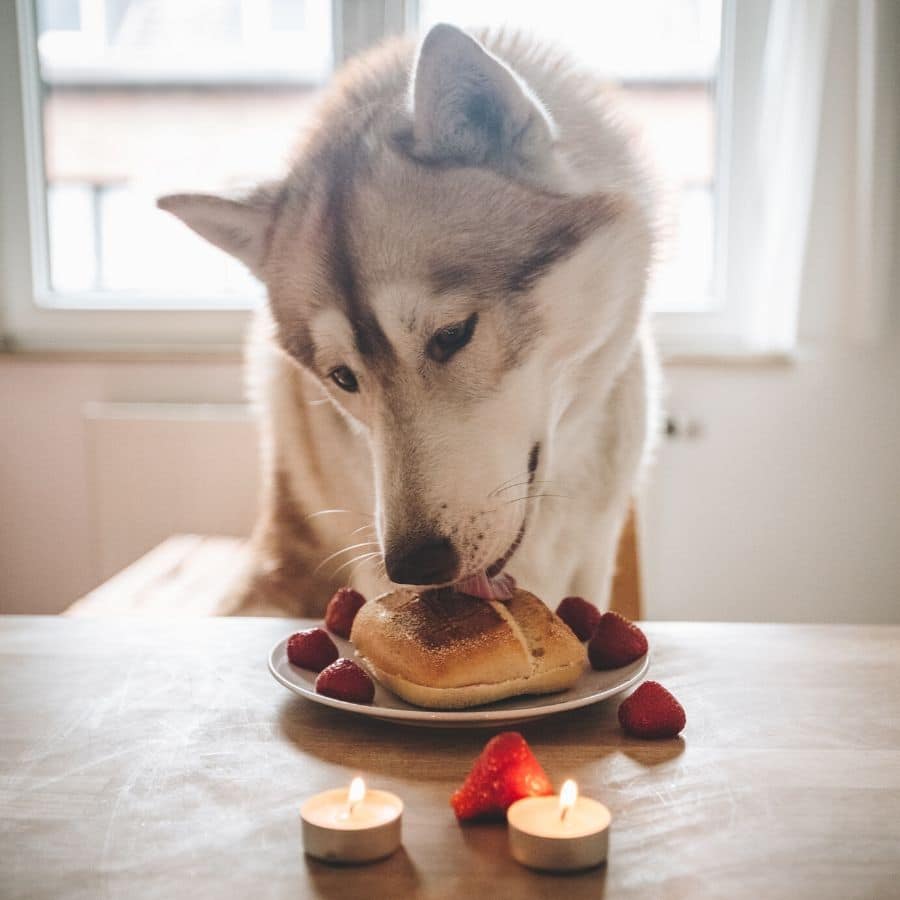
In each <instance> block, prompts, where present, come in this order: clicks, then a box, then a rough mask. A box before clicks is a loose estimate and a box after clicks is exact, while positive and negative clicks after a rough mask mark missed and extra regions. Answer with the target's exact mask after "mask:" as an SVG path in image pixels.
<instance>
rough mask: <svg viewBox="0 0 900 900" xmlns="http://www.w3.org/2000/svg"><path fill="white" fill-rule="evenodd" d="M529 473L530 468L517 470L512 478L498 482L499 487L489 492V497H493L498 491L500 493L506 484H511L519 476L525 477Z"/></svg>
mask: <svg viewBox="0 0 900 900" xmlns="http://www.w3.org/2000/svg"><path fill="white" fill-rule="evenodd" d="M528 474H529V473H528V470H527V469H524V470H523V471H521V472H517V473H516V474H515V475H513V476H512V477H511V478H507V479H506V481H501V482H500V484H498V485H497V487H495V488H494V490H492V491H491V492H490V493H489V494H488V497H489V498H490V497H493V496H494V495H495V494H497V493H499V492H500V491H501V490H503V489H504V486H505V485H507V484H509V483H510V482H511V481H515V480H516V479H517V478H524V477H526V476H527V475H528Z"/></svg>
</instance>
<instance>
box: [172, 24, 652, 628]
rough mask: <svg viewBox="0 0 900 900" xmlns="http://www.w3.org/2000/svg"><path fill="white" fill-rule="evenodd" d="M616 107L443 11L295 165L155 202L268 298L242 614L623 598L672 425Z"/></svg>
mask: <svg viewBox="0 0 900 900" xmlns="http://www.w3.org/2000/svg"><path fill="white" fill-rule="evenodd" d="M609 104H610V101H609V100H608V99H606V98H604V94H603V91H602V89H601V87H600V85H598V83H597V82H596V80H594V79H593V78H592V77H591V76H590V75H589V74H586V73H584V72H581V71H577V70H576V69H575V68H573V67H572V66H571V65H570V64H569V63H568V62H567V61H566V59H565V58H563V57H561V56H560V55H559V54H558V53H556V52H554V51H551V50H548V49H547V48H545V47H542V46H541V45H540V44H538V43H535V42H533V41H531V40H529V39H525V38H523V37H521V36H519V35H514V34H508V33H506V34H504V33H500V34H494V35H490V34H483V35H482V34H479V36H478V37H477V38H476V37H473V36H470V35H469V34H467V33H466V32H463V31H461V30H459V29H457V28H454V27H451V26H449V25H437V26H435V27H434V28H433V29H431V31H429V32H428V34H427V36H426V37H425V39H424V41H423V42H422V43H421V45H420V46H419V47H418V50H417V48H416V47H415V46H414V45H413V44H411V43H408V42H405V41H397V42H394V43H392V44H387V45H385V46H383V47H381V48H378V49H376V50H374V51H372V52H371V53H369V54H367V55H365V56H363V57H361V58H359V59H358V60H355V61H353V62H351V63H350V64H348V65H347V66H346V67H345V68H344V69H343V70H342V72H340V73H339V74H338V76H337V77H336V79H335V81H334V83H333V85H332V87H331V88H330V89H329V90H328V92H327V93H326V94H325V96H324V98H323V101H322V103H321V105H320V108H319V111H318V116H317V119H316V121H315V122H314V123H313V125H312V127H311V128H310V130H309V133H308V134H307V136H306V138H305V140H304V142H303V144H302V146H301V148H300V151H299V155H298V156H297V158H296V159H295V160H294V162H293V164H292V166H291V168H290V171H289V173H288V174H287V176H286V177H285V179H284V180H283V181H281V182H279V183H277V184H274V185H269V186H265V187H262V188H260V189H259V190H257V191H256V192H255V193H253V194H252V195H250V196H248V197H245V198H243V199H240V200H234V199H225V198H220V197H213V196H206V195H198V194H178V195H172V196H168V197H164V198H161V199H160V201H159V205H160V206H161V207H162V208H163V209H165V210H168V211H169V212H171V213H174V214H175V215H176V216H178V217H179V218H180V219H181V220H182V221H183V222H185V223H186V224H187V225H188V226H190V227H191V228H193V229H194V230H195V231H196V232H198V233H199V234H200V235H202V236H203V237H204V238H206V239H207V240H209V241H211V242H212V243H213V244H215V245H217V246H218V247H220V248H222V249H223V250H226V251H227V252H229V253H231V254H233V255H234V256H236V257H237V258H238V259H240V260H241V261H243V262H244V263H245V264H246V265H247V266H248V267H249V268H250V270H251V271H252V272H253V273H254V274H255V275H256V276H257V277H258V278H259V279H261V280H262V282H263V283H264V284H265V286H266V289H267V294H268V303H267V305H266V308H265V310H264V311H262V312H261V313H259V315H258V320H257V322H256V324H255V327H254V329H253V336H252V338H251V341H250V345H249V366H250V376H251V384H252V387H253V391H254V392H255V399H256V401H257V404H258V406H259V409H260V416H261V423H262V432H263V467H264V472H263V474H264V487H263V497H262V503H261V510H260V515H259V519H258V522H257V526H256V529H255V532H254V535H253V539H252V542H251V543H252V560H251V570H250V571H248V573H247V578H246V581H245V582H244V583H243V584H242V585H240V586H239V588H238V589H237V591H236V596H235V601H234V604H233V608H232V611H237V612H248V613H253V612H275V613H278V612H280V613H282V614H285V615H321V613H322V610H323V608H324V605H325V603H326V602H327V601H328V599H329V597H330V596H331V593H332V592H333V590H334V589H335V588H336V587H337V586H339V585H340V584H342V583H346V582H347V580H348V575H349V574H351V573H352V574H353V576H354V582H355V583H356V584H357V586H358V587H359V588H360V589H362V590H363V591H364V592H370V593H371V594H375V593H378V592H380V590H383V589H386V588H388V587H389V586H390V583H391V582H393V583H394V584H403V585H415V586H418V587H425V586H447V585H456V586H457V587H458V588H460V589H462V590H465V591H466V592H467V593H470V594H474V595H477V596H483V597H486V598H493V597H503V596H504V595H505V594H507V593H508V590H509V588H510V586H511V584H512V578H511V577H510V576H512V577H514V578H515V579H516V580H518V581H520V582H521V583H522V584H523V586H525V587H527V588H528V589H529V590H531V591H533V592H534V593H536V594H537V595H538V596H539V597H543V598H544V599H545V600H547V601H552V602H555V601H556V600H558V599H559V598H561V597H563V596H564V595H566V594H581V595H584V596H587V597H589V598H591V599H592V600H594V602H596V603H598V604H600V605H601V606H602V605H604V604H605V603H606V602H607V600H608V594H609V588H610V583H611V578H612V574H613V566H614V559H615V551H616V547H617V542H618V537H619V533H620V530H621V528H622V524H623V521H624V518H625V516H626V513H627V511H628V507H629V503H630V501H631V498H632V494H633V490H634V488H635V484H636V480H637V478H638V476H639V473H640V471H641V468H642V466H643V464H644V463H645V461H646V459H647V456H648V453H649V445H650V443H651V442H652V435H653V433H654V431H655V427H654V426H655V422H654V417H655V414H656V410H655V393H656V391H655V382H656V374H655V372H656V369H655V362H654V354H653V349H652V346H651V342H650V339H649V335H648V329H647V324H646V320H645V311H644V300H643V298H644V292H645V283H646V278H647V271H648V266H649V263H650V257H651V245H652V227H651V223H652V219H653V211H652V208H651V193H652V192H651V190H650V188H649V181H648V178H647V176H646V174H645V172H644V171H643V169H642V167H641V165H640V163H639V161H638V159H637V155H636V153H635V151H634V149H633V146H632V141H631V139H630V137H629V136H628V135H627V134H626V132H625V131H624V129H623V127H622V126H621V124H619V122H618V121H617V119H616V116H615V114H614V112H613V110H612V108H611V106H610V105H609ZM354 568H355V572H354Z"/></svg>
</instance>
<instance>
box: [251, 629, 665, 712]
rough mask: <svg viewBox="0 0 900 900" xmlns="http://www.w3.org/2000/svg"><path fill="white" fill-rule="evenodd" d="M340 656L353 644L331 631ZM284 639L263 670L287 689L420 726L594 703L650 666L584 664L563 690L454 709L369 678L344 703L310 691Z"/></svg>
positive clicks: (645, 661) (311, 683)
mask: <svg viewBox="0 0 900 900" xmlns="http://www.w3.org/2000/svg"><path fill="white" fill-rule="evenodd" d="M332 639H333V640H334V642H335V644H337V647H338V650H339V651H340V653H341V656H344V657H347V658H348V659H355V656H356V655H355V653H354V650H353V645H352V644H351V643H350V641H344V640H341V638H339V637H336V636H334V635H332ZM287 641H288V639H287V638H284V640H281V641H279V642H278V643H277V644H276V645H275V646H274V647H273V648H272V650H271V652H270V653H269V671H270V672H271V673H272V675H274V676H275V680H276V681H280V682H281V683H282V684H283V685H284V686H285V687H286V688H287V689H288V690H291V691H293V692H294V693H295V694H299V695H300V696H301V697H306V699H307V700H312V701H313V702H314V703H321V704H323V705H325V706H333V707H335V709H343V710H346V711H347V712H351V713H359V714H360V715H363V716H371V717H372V718H375V719H383V720H385V721H389V722H400V723H402V724H404V725H419V726H424V727H426V728H488V727H491V726H495V725H514V724H520V723H522V722H528V721H530V720H531V719H540V718H542V717H543V716H551V715H553V714H554V713H560V712H565V711H566V710H568V709H578V707H580V706H589V705H590V704H592V703H599V702H600V701H601V700H606V699H607V698H608V697H612V696H614V695H616V694H620V693H621V692H622V691H625V690H628V688H630V687H632V686H633V685H635V684H637V682H638V681H640V680H641V678H643V676H644V673H645V672H646V671H647V667H648V666H649V665H650V654H649V653H648V654H647V655H646V656H643V657H641V659H639V660H637V661H636V662H633V663H631V665H628V666H623V667H622V668H621V669H613V670H612V671H610V672H595V671H594V670H593V669H592V668H591V667H590V666H587V667H586V668H585V671H584V674H583V675H582V676H581V678H580V679H579V680H578V681H577V682H576V683H575V685H574V686H573V687H571V688H569V689H568V690H567V691H561V692H560V693H558V694H532V695H531V696H529V695H523V696H519V697H511V698H510V699H508V700H500V701H499V702H497V703H487V704H485V705H484V706H476V707H474V708H472V709H462V710H454V711H445V710H436V709H420V708H419V707H418V706H412V705H411V704H409V703H405V702H404V701H403V700H401V699H400V698H399V697H398V696H396V695H395V694H392V693H391V692H390V691H389V690H388V689H387V688H386V687H383V686H382V685H381V684H379V683H378V682H377V681H376V682H375V699H374V701H373V702H372V703H371V704H368V703H348V702H346V701H345V700H335V699H334V698H333V697H324V696H322V694H317V693H316V687H315V684H316V674H317V673H316V672H311V671H309V670H308V669H301V668H298V667H297V666H293V665H291V664H290V663H289V662H288V658H287Z"/></svg>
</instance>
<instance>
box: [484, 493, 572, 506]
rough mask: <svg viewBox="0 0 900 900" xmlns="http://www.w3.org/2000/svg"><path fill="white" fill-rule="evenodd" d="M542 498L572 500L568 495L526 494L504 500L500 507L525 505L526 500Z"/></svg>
mask: <svg viewBox="0 0 900 900" xmlns="http://www.w3.org/2000/svg"><path fill="white" fill-rule="evenodd" d="M544 498H551V499H557V500H572V499H574V498H573V497H571V496H570V495H569V494H526V495H525V496H524V497H513V499H512V500H504V501H503V502H502V503H501V504H500V506H508V505H509V504H510V503H525V502H526V501H528V500H541V499H544Z"/></svg>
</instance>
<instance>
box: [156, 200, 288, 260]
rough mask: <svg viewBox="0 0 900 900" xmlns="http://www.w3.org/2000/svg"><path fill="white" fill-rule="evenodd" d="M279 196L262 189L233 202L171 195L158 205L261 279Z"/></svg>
mask: <svg viewBox="0 0 900 900" xmlns="http://www.w3.org/2000/svg"><path fill="white" fill-rule="evenodd" d="M275 196H276V192H275V191H274V190H273V189H271V188H269V187H262V188H258V189H257V190H256V191H254V192H253V193H252V194H250V195H249V196H247V197H245V198H243V199H238V200H233V199H229V198H227V197H217V196H214V195H212V194H169V195H167V196H165V197H160V198H159V199H158V200H157V201H156V205H157V206H158V207H159V208H160V209H164V210H165V211H166V212H170V213H172V215H174V216H177V217H178V218H179V219H181V221H182V222H184V224H185V225H187V226H188V228H192V229H193V230H194V231H196V232H197V234H199V235H200V237H202V238H205V239H206V240H208V241H209V242H210V243H211V244H215V245H216V246H217V247H219V248H221V249H222V250H224V251H225V252H226V253H230V254H231V255H232V256H235V257H237V258H238V259H239V260H240V261H241V262H242V263H244V265H245V266H247V268H248V269H250V271H251V272H253V273H254V274H256V275H258V274H259V272H260V269H261V267H262V263H263V258H264V256H265V249H266V237H267V234H268V231H269V226H270V225H271V222H272V217H273V214H274V206H275Z"/></svg>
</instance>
